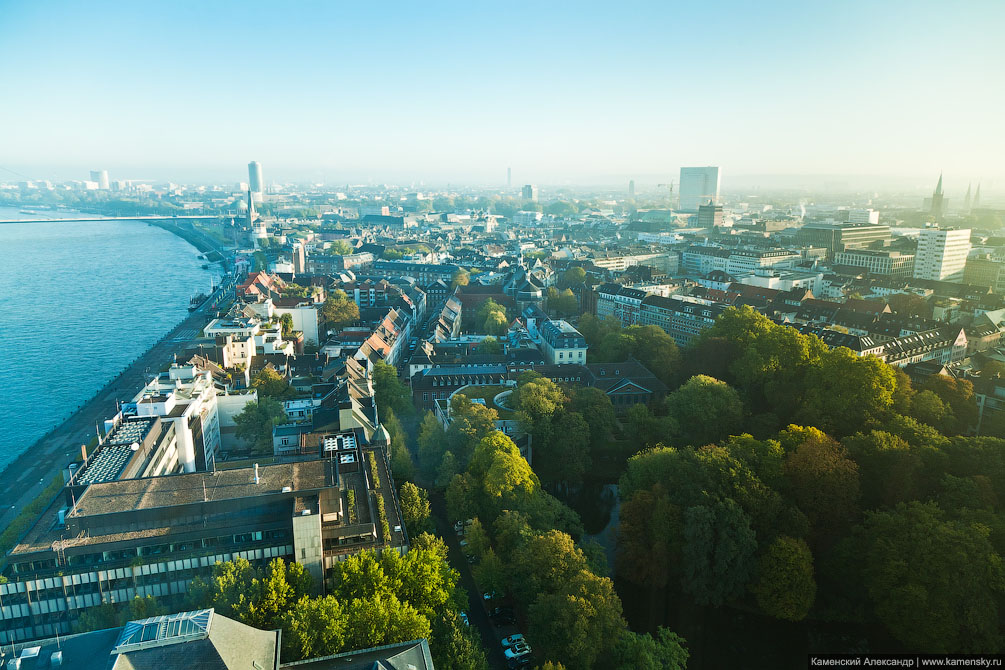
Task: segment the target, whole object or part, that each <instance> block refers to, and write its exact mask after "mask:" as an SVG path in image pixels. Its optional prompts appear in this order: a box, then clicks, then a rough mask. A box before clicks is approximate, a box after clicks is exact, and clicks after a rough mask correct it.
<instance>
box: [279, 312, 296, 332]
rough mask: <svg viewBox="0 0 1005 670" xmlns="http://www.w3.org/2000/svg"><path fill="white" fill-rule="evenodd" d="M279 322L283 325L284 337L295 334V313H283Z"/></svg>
mask: <svg viewBox="0 0 1005 670" xmlns="http://www.w3.org/2000/svg"><path fill="white" fill-rule="evenodd" d="M279 323H280V324H282V326H283V337H290V336H291V335H292V334H293V315H292V314H290V313H288V312H287V313H286V314H283V315H282V316H281V317H279Z"/></svg>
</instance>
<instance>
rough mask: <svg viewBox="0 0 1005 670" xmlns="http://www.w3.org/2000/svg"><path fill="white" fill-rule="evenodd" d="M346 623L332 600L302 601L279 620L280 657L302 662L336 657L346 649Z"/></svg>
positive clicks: (338, 604) (344, 614) (341, 609)
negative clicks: (329, 656)
mask: <svg viewBox="0 0 1005 670" xmlns="http://www.w3.org/2000/svg"><path fill="white" fill-rule="evenodd" d="M347 628H348V621H347V620H346V612H345V610H344V608H343V607H342V604H341V603H339V601H338V600H336V599H335V597H334V596H330V595H328V596H324V597H322V598H308V597H303V598H301V599H300V600H298V601H296V602H295V603H294V604H293V606H292V607H291V608H290V610H289V611H288V612H286V613H285V614H284V615H283V618H282V630H283V635H282V641H283V657H284V658H285V659H289V660H302V659H306V658H316V657H318V656H328V655H331V654H336V653H338V652H340V651H342V650H343V649H345V648H346V629H347Z"/></svg>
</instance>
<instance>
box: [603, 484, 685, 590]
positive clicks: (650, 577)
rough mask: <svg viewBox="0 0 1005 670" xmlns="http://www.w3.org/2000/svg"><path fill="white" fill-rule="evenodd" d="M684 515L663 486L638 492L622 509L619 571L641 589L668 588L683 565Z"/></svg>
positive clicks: (619, 534) (619, 537) (619, 530)
mask: <svg viewBox="0 0 1005 670" xmlns="http://www.w3.org/2000/svg"><path fill="white" fill-rule="evenodd" d="M682 526H683V515H682V512H681V509H680V507H679V506H677V505H675V504H673V503H672V502H670V497H669V496H668V495H667V492H666V491H665V490H664V489H663V486H662V485H661V484H655V485H654V486H653V487H652V488H651V489H645V490H642V491H638V492H637V493H635V494H634V495H632V496H631V498H629V499H627V500H625V501H624V502H623V503H622V505H621V512H620V524H619V526H618V553H617V557H616V562H615V565H616V568H617V572H618V574H619V575H621V576H622V577H624V578H625V579H627V580H628V581H631V582H634V583H635V584H638V585H639V586H645V587H649V588H650V593H653V594H654V589H659V588H663V587H664V586H666V585H667V583H668V582H669V579H670V575H671V574H672V572H671V571H672V570H673V568H674V566H678V565H680V550H681V539H682V538H681V531H682Z"/></svg>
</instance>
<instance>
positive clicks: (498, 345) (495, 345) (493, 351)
mask: <svg viewBox="0 0 1005 670" xmlns="http://www.w3.org/2000/svg"><path fill="white" fill-rule="evenodd" d="M502 352H503V345H502V342H500V341H499V340H497V339H496V338H494V337H486V338H485V339H484V340H482V341H481V342H479V343H478V353H480V354H486V355H498V354H501V353H502Z"/></svg>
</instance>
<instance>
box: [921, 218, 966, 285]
mask: <svg viewBox="0 0 1005 670" xmlns="http://www.w3.org/2000/svg"><path fill="white" fill-rule="evenodd" d="M969 253H970V229H969V228H964V229H961V230H943V229H938V228H927V229H925V230H922V231H921V235H920V236H919V237H918V252H917V253H916V254H915V257H914V276H915V278H916V279H931V280H935V281H949V282H957V283H959V282H962V281H963V270H964V268H965V267H966V264H967V255H968V254H969Z"/></svg>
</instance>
